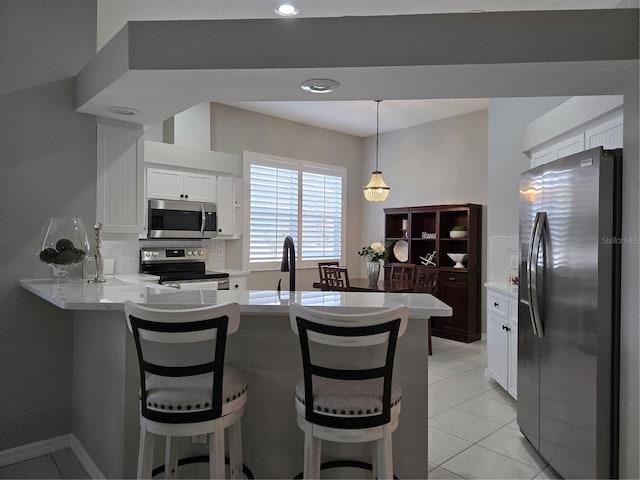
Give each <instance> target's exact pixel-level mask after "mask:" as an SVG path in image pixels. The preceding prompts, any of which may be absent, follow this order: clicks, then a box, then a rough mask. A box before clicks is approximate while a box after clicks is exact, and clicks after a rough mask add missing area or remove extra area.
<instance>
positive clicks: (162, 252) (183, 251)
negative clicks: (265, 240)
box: [140, 247, 206, 263]
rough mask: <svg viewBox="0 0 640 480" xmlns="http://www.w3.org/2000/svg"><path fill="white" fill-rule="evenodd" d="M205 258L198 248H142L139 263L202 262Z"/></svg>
mask: <svg viewBox="0 0 640 480" xmlns="http://www.w3.org/2000/svg"><path fill="white" fill-rule="evenodd" d="M205 258H206V251H205V250H204V249H202V248H200V247H188V248H143V249H141V250H140V261H141V262H143V263H152V262H171V261H180V262H185V261H202V260H204V259H205Z"/></svg>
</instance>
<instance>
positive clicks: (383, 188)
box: [364, 100, 389, 202]
mask: <svg viewBox="0 0 640 480" xmlns="http://www.w3.org/2000/svg"><path fill="white" fill-rule="evenodd" d="M381 101H382V100H376V169H375V170H374V171H373V172H371V179H370V180H369V183H367V186H366V187H364V198H366V199H367V200H368V201H369V202H384V201H385V200H386V199H387V197H388V196H389V186H388V185H387V184H386V183H384V179H383V178H382V172H381V171H380V170H378V139H379V136H380V102H381Z"/></svg>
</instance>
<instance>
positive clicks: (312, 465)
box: [304, 424, 322, 479]
mask: <svg viewBox="0 0 640 480" xmlns="http://www.w3.org/2000/svg"><path fill="white" fill-rule="evenodd" d="M321 446H322V444H321V440H320V439H319V438H317V437H314V436H313V425H311V424H307V425H306V428H305V432H304V478H305V479H309V478H320V458H321V454H320V449H321Z"/></svg>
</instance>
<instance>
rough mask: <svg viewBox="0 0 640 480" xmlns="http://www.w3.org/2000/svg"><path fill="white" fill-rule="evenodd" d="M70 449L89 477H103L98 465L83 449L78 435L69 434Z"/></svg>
mask: <svg viewBox="0 0 640 480" xmlns="http://www.w3.org/2000/svg"><path fill="white" fill-rule="evenodd" d="M69 448H71V451H72V452H73V453H74V454H75V456H76V457H77V459H78V461H79V462H80V465H82V468H84V470H85V472H87V474H88V475H89V478H105V477H104V475H103V474H102V472H101V471H100V469H99V468H98V466H97V465H96V464H95V463H94V462H93V458H91V455H89V453H88V452H87V451H86V450H85V449H84V447H83V446H82V444H81V443H80V440H78V437H76V436H75V435H73V434H71V444H70V445H69Z"/></svg>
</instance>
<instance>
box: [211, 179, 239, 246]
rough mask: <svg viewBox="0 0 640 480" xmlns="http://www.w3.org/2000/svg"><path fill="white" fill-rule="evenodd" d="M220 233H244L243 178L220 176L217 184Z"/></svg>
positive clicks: (237, 235) (235, 235)
mask: <svg viewBox="0 0 640 480" xmlns="http://www.w3.org/2000/svg"><path fill="white" fill-rule="evenodd" d="M217 195H218V201H217V210H218V212H217V219H218V235H232V236H234V237H239V236H241V235H242V204H241V202H240V201H239V198H242V195H243V190H242V179H241V178H236V177H228V176H223V175H220V176H218V186H217Z"/></svg>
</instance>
